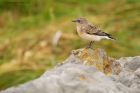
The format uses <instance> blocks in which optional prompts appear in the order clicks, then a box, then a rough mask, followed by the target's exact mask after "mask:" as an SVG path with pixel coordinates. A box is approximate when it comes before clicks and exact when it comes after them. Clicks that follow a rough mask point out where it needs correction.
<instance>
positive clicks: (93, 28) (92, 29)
mask: <svg viewBox="0 0 140 93" xmlns="http://www.w3.org/2000/svg"><path fill="white" fill-rule="evenodd" d="M85 31H86V33H88V34H91V35H92V34H93V33H97V32H100V31H101V30H100V29H99V28H98V27H97V26H95V25H87V27H86V28H85Z"/></svg>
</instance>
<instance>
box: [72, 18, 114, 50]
mask: <svg viewBox="0 0 140 93" xmlns="http://www.w3.org/2000/svg"><path fill="white" fill-rule="evenodd" d="M72 22H76V28H77V32H78V35H79V36H80V37H81V38H83V39H85V40H88V41H90V43H89V44H88V46H87V48H91V47H92V44H93V43H94V42H96V41H100V40H102V39H111V40H115V39H114V38H113V37H112V36H111V35H110V34H108V33H106V32H103V31H102V30H101V29H100V28H99V27H97V26H96V25H93V24H91V23H90V22H88V20H87V19H85V18H77V19H75V20H73V21H72Z"/></svg>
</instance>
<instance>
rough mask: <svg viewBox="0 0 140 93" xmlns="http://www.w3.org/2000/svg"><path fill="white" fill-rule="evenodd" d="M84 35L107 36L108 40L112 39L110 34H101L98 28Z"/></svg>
mask: <svg viewBox="0 0 140 93" xmlns="http://www.w3.org/2000/svg"><path fill="white" fill-rule="evenodd" d="M86 33H87V34H90V35H97V36H107V37H109V38H110V39H114V38H113V37H112V36H111V35H110V34H108V33H106V32H103V31H102V30H100V29H98V28H94V29H90V30H89V31H86Z"/></svg>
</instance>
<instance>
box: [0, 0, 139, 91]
mask: <svg viewBox="0 0 140 93" xmlns="http://www.w3.org/2000/svg"><path fill="white" fill-rule="evenodd" d="M139 10H140V1H139V0H88V1H87V0H12V1H11V0H0V35H1V36H0V90H1V89H5V88H7V87H10V86H13V85H17V84H20V83H23V82H26V81H29V80H32V79H35V78H37V77H39V76H40V75H41V74H42V73H43V72H44V71H45V70H46V69H50V68H51V67H53V66H55V65H56V64H58V63H59V62H62V61H63V60H64V59H66V58H67V57H68V55H69V54H70V52H71V50H73V49H77V48H81V47H85V46H86V44H87V41H83V40H81V39H80V38H79V37H78V36H77V33H76V29H75V25H74V24H73V23H72V22H71V20H72V19H74V18H77V17H79V16H80V17H81V16H83V17H86V18H88V19H89V20H90V21H91V22H92V23H95V24H97V25H99V26H100V27H101V28H102V29H104V30H105V31H106V32H108V33H111V34H112V35H113V36H114V37H116V39H117V40H116V41H114V42H111V41H106V40H103V41H102V42H98V43H96V44H95V45H94V48H104V49H105V50H106V51H107V52H108V55H109V56H112V57H114V58H119V57H122V56H136V55H139V54H140V42H139V40H140V38H139V34H140V31H139V29H140V26H139V24H140V18H139V16H140V11H139ZM56 32H62V35H61V37H60V39H59V41H58V44H57V45H56V46H55V45H53V44H52V40H53V38H54V36H55V35H56Z"/></svg>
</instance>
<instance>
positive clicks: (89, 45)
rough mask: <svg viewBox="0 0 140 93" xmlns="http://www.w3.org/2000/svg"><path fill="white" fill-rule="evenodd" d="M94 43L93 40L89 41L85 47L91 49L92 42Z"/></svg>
mask: <svg viewBox="0 0 140 93" xmlns="http://www.w3.org/2000/svg"><path fill="white" fill-rule="evenodd" d="M93 43H94V41H90V42H89V44H88V46H87V47H86V48H91V49H92V44H93Z"/></svg>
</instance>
